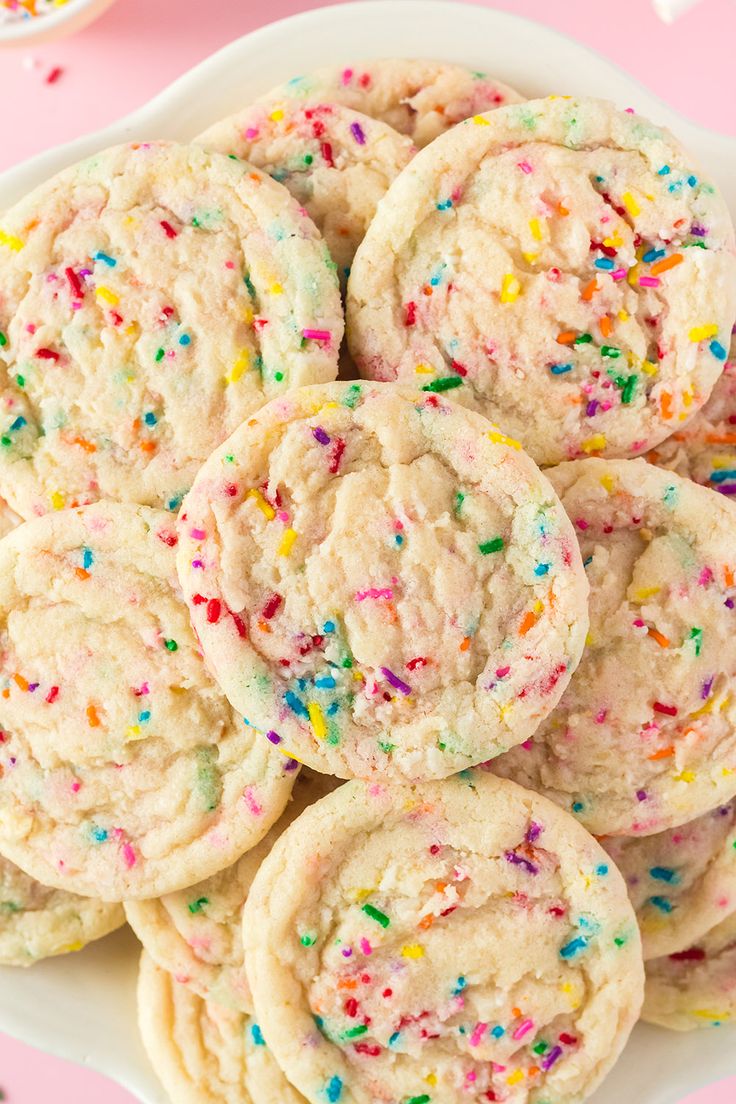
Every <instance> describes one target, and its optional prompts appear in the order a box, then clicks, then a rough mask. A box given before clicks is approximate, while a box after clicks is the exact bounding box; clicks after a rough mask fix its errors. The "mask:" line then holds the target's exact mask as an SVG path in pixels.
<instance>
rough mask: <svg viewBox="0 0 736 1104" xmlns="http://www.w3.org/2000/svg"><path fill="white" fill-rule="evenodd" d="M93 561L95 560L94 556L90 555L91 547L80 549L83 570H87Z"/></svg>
mask: <svg viewBox="0 0 736 1104" xmlns="http://www.w3.org/2000/svg"><path fill="white" fill-rule="evenodd" d="M94 562H95V558H94V556H93V555H92V549H91V548H83V549H82V567H83V568H84V570H85V571H89V569H90V568H91V566H92V564H93V563H94Z"/></svg>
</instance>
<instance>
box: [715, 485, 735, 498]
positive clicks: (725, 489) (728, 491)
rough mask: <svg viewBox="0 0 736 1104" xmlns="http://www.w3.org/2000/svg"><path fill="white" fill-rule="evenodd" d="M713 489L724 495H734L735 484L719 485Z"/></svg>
mask: <svg viewBox="0 0 736 1104" xmlns="http://www.w3.org/2000/svg"><path fill="white" fill-rule="evenodd" d="M713 489H714V490H716V491H720V493H721V494H725V495H732V494H736V483H719V484H718V486H717V487H715V488H713Z"/></svg>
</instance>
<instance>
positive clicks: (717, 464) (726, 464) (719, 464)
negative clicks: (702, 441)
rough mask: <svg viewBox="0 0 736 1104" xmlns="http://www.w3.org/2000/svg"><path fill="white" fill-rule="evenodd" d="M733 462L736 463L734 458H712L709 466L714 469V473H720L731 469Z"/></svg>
mask: <svg viewBox="0 0 736 1104" xmlns="http://www.w3.org/2000/svg"><path fill="white" fill-rule="evenodd" d="M734 462H736V458H734V457H733V456H714V457H713V459H712V460H711V464H712V465H713V467H714V468H715V469H716V471H720V470H722V469H723V468H730V467H733V464H734Z"/></svg>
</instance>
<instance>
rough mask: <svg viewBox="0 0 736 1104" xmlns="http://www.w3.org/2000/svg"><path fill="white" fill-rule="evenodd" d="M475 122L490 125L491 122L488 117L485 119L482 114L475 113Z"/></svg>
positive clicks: (477, 124)
mask: <svg viewBox="0 0 736 1104" xmlns="http://www.w3.org/2000/svg"><path fill="white" fill-rule="evenodd" d="M473 122H474V123H475V125H476V126H490V125H491V124H490V123H489V122H488V120H487V119H484V118H483V116H482V115H474V116H473Z"/></svg>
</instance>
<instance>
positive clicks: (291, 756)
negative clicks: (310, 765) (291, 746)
mask: <svg viewBox="0 0 736 1104" xmlns="http://www.w3.org/2000/svg"><path fill="white" fill-rule="evenodd" d="M276 750H277V751H278V752H279V754H280V755H283V756H284V758H285V759H296V761H297V763H301V765H302V766H306V764H305V762H304V760H303V759H300V758H299V756H298V755H294V752H293V751H284V749H283V748H278V747H277V748H276Z"/></svg>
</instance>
